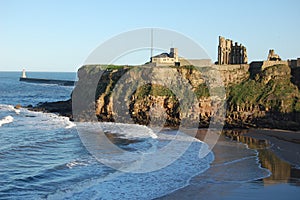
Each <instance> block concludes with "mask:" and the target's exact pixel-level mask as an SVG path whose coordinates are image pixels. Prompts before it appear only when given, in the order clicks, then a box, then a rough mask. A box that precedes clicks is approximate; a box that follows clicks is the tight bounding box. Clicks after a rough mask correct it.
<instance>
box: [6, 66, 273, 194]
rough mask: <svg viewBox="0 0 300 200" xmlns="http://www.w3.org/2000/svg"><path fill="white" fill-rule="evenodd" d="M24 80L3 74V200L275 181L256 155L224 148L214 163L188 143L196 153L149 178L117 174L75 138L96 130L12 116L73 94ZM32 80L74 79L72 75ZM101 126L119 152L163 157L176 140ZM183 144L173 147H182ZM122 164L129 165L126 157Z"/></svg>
mask: <svg viewBox="0 0 300 200" xmlns="http://www.w3.org/2000/svg"><path fill="white" fill-rule="evenodd" d="M19 76H20V73H16V72H0V199H154V198H159V197H162V196H164V195H166V194H169V193H171V192H173V191H176V190H178V189H180V188H183V187H185V186H188V185H189V184H190V180H191V179H192V178H193V177H195V176H199V177H201V181H199V184H203V185H205V184H207V183H212V182H214V181H215V182H216V183H217V182H220V181H221V182H222V181H229V182H234V183H244V182H246V181H251V180H256V179H259V178H263V177H267V176H269V175H270V172H269V171H268V170H266V169H263V168H261V167H260V164H259V162H258V158H257V152H256V151H255V150H250V149H248V148H247V146H246V145H243V144H240V143H233V142H227V141H221V143H220V144H219V145H218V149H217V152H218V154H217V155H215V154H214V153H212V152H211V153H209V154H208V155H207V156H205V157H204V158H202V159H200V158H199V150H200V149H201V148H203V147H204V148H206V147H207V145H206V144H205V143H203V142H201V141H199V140H197V139H194V138H192V139H191V138H189V136H186V138H188V140H191V141H189V142H190V143H191V145H190V146H189V147H188V148H187V150H186V151H185V153H184V154H183V155H182V156H181V157H180V158H179V159H177V160H176V161H175V162H173V163H171V164H170V165H168V166H166V167H163V168H161V169H159V170H155V171H151V172H146V173H130V172H124V171H119V170H116V169H114V168H112V167H110V166H107V165H105V164H103V163H102V162H101V159H100V160H99V158H97V157H95V156H94V154H92V153H93V152H91V151H90V149H89V148H86V146H85V145H84V143H83V142H82V140H81V137H80V134H79V133H78V128H79V127H81V128H82V127H84V128H83V129H81V130H84V129H86V130H89V131H91V134H95V133H97V129H96V128H95V129H93V128H92V127H97V125H98V124H97V125H95V124H94V125H93V124H89V123H80V124H74V123H72V122H70V121H69V120H68V119H67V118H65V117H60V116H57V115H55V114H49V113H40V112H32V111H28V110H27V109H25V108H21V109H15V108H14V105H16V104H21V105H36V104H38V103H39V102H46V101H47V102H51V101H58V100H66V99H68V98H69V97H70V95H71V92H72V89H73V87H68V86H58V85H46V84H32V83H24V82H19V81H18V78H19ZM27 76H30V77H35V78H51V79H66V80H75V78H76V74H75V73H28V74H27ZM100 125H101V126H102V128H103V129H105V131H106V133H107V134H110V135H112V136H113V138H114V139H117V142H115V144H116V145H118V146H119V147H120V148H122V149H124V150H125V151H127V152H132V153H135V154H147V153H149V151H150V152H153V151H157V150H159V149H162V148H163V147H165V146H166V145H168V144H169V143H170V142H171V141H172V140H174V138H176V137H175V136H176V135H177V134H178V132H176V131H174V130H164V131H159V132H158V131H155V130H150V129H149V128H148V127H143V126H138V125H128V124H115V123H102V124H100ZM120 127H123V128H122V131H120ZM124 127H125V128H124ZM186 138H182V137H177V138H176V139H177V140H179V141H180V142H181V143H184V142H187V140H186ZM85 144H86V143H85ZM97 150H98V151H104V150H102V149H101V148H99V149H97ZM106 151H107V149H106ZM175 151H176V149H174V152H175ZM109 153H111V156H113V155H114V156H115V154H116V153H114V152H109ZM107 155H110V154H107ZM130 155H131V154H130ZM118 156H120V157H122V156H126V154H122V153H121V154H120V155H118ZM122 158H123V160H122V161H124V158H126V157H122ZM126 159H127V158H126ZM108 160H109V157H108ZM128 161H130V157H128ZM213 161H214V162H213ZM212 162H213V163H214V164H213V165H212ZM229 169H230V170H229Z"/></svg>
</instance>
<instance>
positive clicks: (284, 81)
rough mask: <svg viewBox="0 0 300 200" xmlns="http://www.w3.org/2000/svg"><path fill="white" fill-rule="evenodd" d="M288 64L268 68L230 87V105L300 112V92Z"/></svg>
mask: <svg viewBox="0 0 300 200" xmlns="http://www.w3.org/2000/svg"><path fill="white" fill-rule="evenodd" d="M289 70H290V69H289V68H288V66H283V65H275V66H271V67H268V68H266V69H265V70H263V71H262V72H261V73H260V74H259V75H257V76H256V77H255V79H248V80H246V81H244V82H242V83H240V84H237V85H234V86H232V87H230V88H229V95H228V96H229V99H228V103H229V105H238V106H241V107H243V105H245V104H248V105H258V104H260V105H262V106H263V107H265V108H267V109H268V110H274V111H279V112H284V113H287V112H293V111H296V112H300V100H299V99H300V93H299V90H298V88H297V86H295V85H293V84H292V83H291V81H290V76H289V74H290V71H289Z"/></svg>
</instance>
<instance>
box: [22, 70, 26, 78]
mask: <svg viewBox="0 0 300 200" xmlns="http://www.w3.org/2000/svg"><path fill="white" fill-rule="evenodd" d="M22 78H26V72H25V69H23V72H22Z"/></svg>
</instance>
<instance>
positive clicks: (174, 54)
mask: <svg viewBox="0 0 300 200" xmlns="http://www.w3.org/2000/svg"><path fill="white" fill-rule="evenodd" d="M170 57H171V58H174V60H175V62H178V49H177V48H170Z"/></svg>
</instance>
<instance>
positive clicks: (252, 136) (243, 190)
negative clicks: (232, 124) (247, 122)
mask: <svg viewBox="0 0 300 200" xmlns="http://www.w3.org/2000/svg"><path fill="white" fill-rule="evenodd" d="M225 131H226V130H225ZM227 131H228V130H227ZM229 131H231V132H227V134H222V136H224V137H225V138H227V139H228V140H229V141H230V142H237V143H240V144H245V145H246V146H247V148H248V149H250V150H251V149H252V150H255V151H257V159H258V163H259V167H260V168H262V169H268V170H269V171H270V172H271V174H270V176H268V177H265V178H260V179H256V180H252V181H245V182H244V183H243V185H247V186H241V183H239V184H237V183H232V182H230V181H229V182H226V181H225V182H224V183H219V184H216V185H214V184H211V183H209V182H208V183H207V188H208V189H207V188H203V185H201V178H199V177H201V176H195V177H193V178H192V179H191V181H190V182H189V185H188V186H186V187H184V188H180V189H178V190H177V191H174V192H172V193H170V194H167V195H165V196H162V197H159V198H157V199H159V200H161V199H162V200H168V199H174V198H180V199H211V198H212V199H245V196H246V195H249V194H250V195H253V196H254V199H257V198H258V199H260V198H261V199H265V198H267V196H268V192H269V190H271V191H273V193H274V197H275V199H277V198H276V197H277V196H283V194H282V190H283V188H285V189H287V190H288V191H289V190H290V191H291V192H294V191H295V188H294V187H298V191H299V186H300V168H299V167H300V141H298V139H299V138H300V131H297V132H294V131H289V130H278V129H276V130H272V129H248V130H246V129H235V130H229ZM282 133H283V134H284V135H281V137H279V138H278V137H277V136H278V135H279V136H280V134H282ZM202 136H203V134H202ZM200 137H201V136H200ZM200 140H201V139H200ZM253 143H255V144H253ZM213 152H214V154H217V153H218V152H215V150H214V149H213ZM265 154H268V155H269V154H271V155H272V157H271V159H270V160H265V158H263V157H262V156H263V155H265ZM272 161H274V162H276V164H274V163H271V162H272ZM214 162H215V161H214ZM214 162H213V163H212V164H211V165H212V166H214ZM268 164H269V165H268ZM289 170H290V171H289ZM204 173H205V172H204ZM288 176H289V177H288ZM223 190H225V191H224V193H226V195H224V194H211V193H214V192H216V193H217V192H219V193H220V192H221V191H223ZM249 190H251V192H249ZM296 191H297V188H296ZM260 193H263V194H264V193H265V196H264V197H263V196H261V194H260ZM297 194H299V192H297ZM202 195H204V196H205V195H206V196H205V197H203V196H202ZM276 195H277V196H276ZM237 196H239V197H237ZM255 196H256V198H255ZM246 199H247V198H246Z"/></svg>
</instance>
